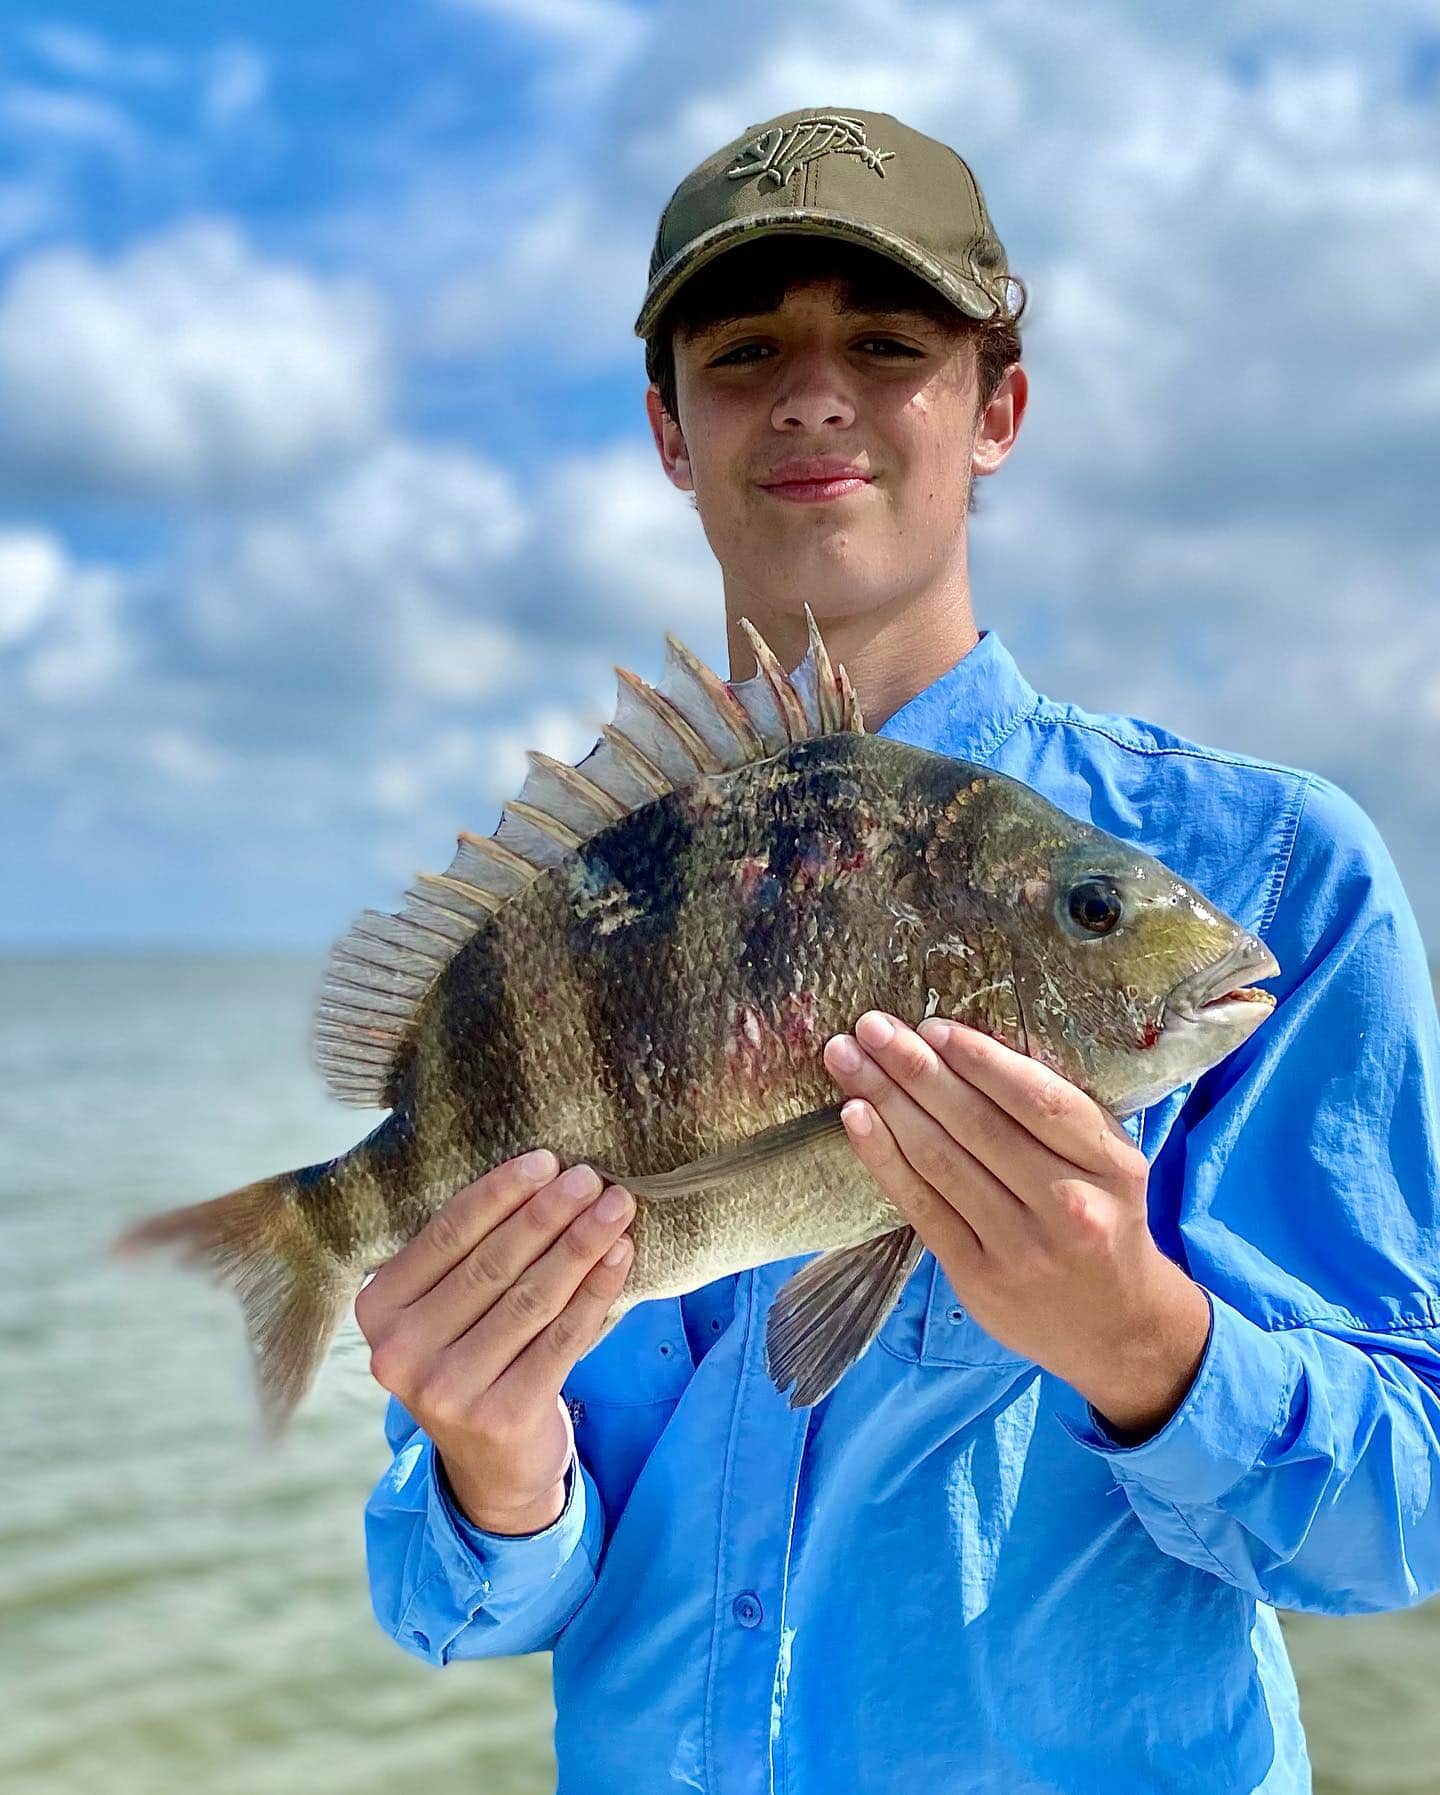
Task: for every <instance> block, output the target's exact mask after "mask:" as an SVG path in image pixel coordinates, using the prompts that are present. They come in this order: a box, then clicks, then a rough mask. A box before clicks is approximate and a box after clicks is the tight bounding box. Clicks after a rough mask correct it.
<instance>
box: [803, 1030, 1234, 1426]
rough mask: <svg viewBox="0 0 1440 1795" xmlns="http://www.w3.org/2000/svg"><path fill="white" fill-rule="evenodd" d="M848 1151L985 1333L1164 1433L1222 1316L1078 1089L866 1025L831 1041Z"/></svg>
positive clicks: (969, 1046) (1104, 1404)
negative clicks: (1175, 1254)
mask: <svg viewBox="0 0 1440 1795" xmlns="http://www.w3.org/2000/svg"><path fill="white" fill-rule="evenodd" d="M825 1064H826V1067H827V1069H828V1070H829V1072H830V1075H831V1076H832V1077H833V1078H834V1079H835V1081H836V1083H837V1084H838V1085H839V1086H840V1088H841V1089H842V1090H843V1091H844V1092H845V1093H846V1094H847V1095H848V1096H850V1097H851V1098H853V1099H855V1101H853V1102H849V1103H847V1104H846V1105H845V1106H844V1109H843V1111H842V1116H843V1119H844V1122H845V1127H846V1132H847V1134H848V1135H849V1138H850V1143H851V1146H852V1147H853V1148H854V1150H855V1152H856V1154H857V1155H858V1156H859V1159H860V1161H861V1163H862V1164H863V1165H864V1166H865V1168H866V1170H867V1171H869V1172H870V1174H871V1175H872V1177H874V1178H875V1180H876V1181H877V1183H878V1184H879V1185H880V1186H881V1188H882V1189H883V1190H884V1192H885V1194H886V1196H887V1197H889V1199H890V1201H891V1202H892V1203H893V1204H894V1205H895V1207H896V1208H897V1209H898V1210H899V1211H900V1213H901V1214H902V1215H903V1216H904V1217H905V1218H906V1220H907V1221H909V1222H910V1223H911V1224H912V1225H913V1227H914V1229H915V1232H916V1233H917V1234H918V1235H919V1236H920V1238H921V1240H922V1241H923V1242H924V1243H925V1245H926V1246H927V1247H929V1248H930V1250H931V1252H933V1253H934V1255H935V1257H936V1258H937V1259H938V1260H939V1262H940V1264H941V1265H942V1266H943V1267H944V1270H945V1273H946V1275H947V1277H948V1278H949V1279H950V1282H951V1284H952V1285H953V1286H954V1288H955V1292H956V1295H957V1296H958V1297H959V1298H960V1301H961V1302H962V1303H963V1304H964V1305H965V1307H966V1308H967V1309H968V1310H969V1311H970V1313H971V1314H972V1315H973V1316H974V1318H975V1320H976V1321H977V1322H979V1324H980V1326H981V1327H983V1328H984V1329H985V1330H986V1332H987V1333H989V1334H991V1335H993V1336H994V1338H995V1339H996V1340H998V1341H1000V1343H1001V1344H1002V1345H1004V1346H1008V1347H1009V1348H1010V1349H1011V1351H1012V1352H1017V1353H1020V1354H1022V1355H1023V1356H1024V1357H1026V1358H1029V1359H1033V1360H1034V1361H1035V1362H1036V1363H1037V1364H1039V1365H1043V1366H1044V1367H1045V1368H1046V1369H1047V1370H1049V1371H1053V1372H1054V1373H1055V1374H1056V1375H1057V1376H1059V1377H1063V1378H1064V1379H1065V1380H1066V1381H1067V1382H1068V1383H1070V1384H1073V1385H1074V1386H1075V1388H1076V1389H1077V1390H1079V1391H1080V1393H1081V1394H1082V1395H1083V1396H1085V1397H1086V1398H1087V1399H1088V1400H1089V1402H1090V1403H1091V1404H1092V1405H1093V1406H1094V1408H1095V1409H1096V1411H1097V1412H1098V1413H1099V1414H1100V1415H1102V1416H1103V1417H1104V1418H1105V1420H1106V1422H1107V1424H1108V1425H1109V1427H1110V1429H1111V1431H1112V1432H1113V1433H1115V1434H1116V1436H1117V1437H1119V1438H1120V1439H1121V1440H1122V1441H1124V1442H1125V1443H1134V1442H1135V1441H1136V1440H1139V1439H1143V1438H1146V1437H1148V1436H1149V1435H1150V1434H1151V1433H1154V1432H1155V1431H1156V1430H1157V1429H1159V1428H1160V1427H1162V1426H1163V1425H1164V1423H1165V1422H1166V1421H1167V1420H1168V1419H1169V1417H1170V1416H1171V1415H1172V1414H1173V1413H1174V1411H1175V1410H1176V1408H1178V1407H1179V1405H1180V1403H1181V1402H1182V1401H1183V1399H1184V1397H1185V1393H1186V1392H1187V1390H1188V1389H1189V1388H1190V1385H1191V1383H1192V1381H1193V1379H1194V1375H1195V1372H1196V1371H1197V1370H1198V1368H1199V1365H1200V1361H1201V1359H1202V1358H1203V1357H1204V1353H1205V1346H1206V1341H1207V1339H1208V1337H1209V1327H1210V1305H1209V1301H1208V1299H1207V1297H1206V1295H1205V1293H1204V1291H1203V1290H1202V1289H1201V1288H1200V1286H1199V1285H1198V1284H1196V1283H1195V1282H1194V1281H1193V1280H1192V1279H1190V1278H1189V1277H1187V1276H1186V1274H1185V1273H1184V1272H1183V1271H1182V1270H1181V1269H1180V1267H1179V1266H1177V1265H1176V1264H1174V1262H1173V1261H1171V1260H1169V1259H1167V1258H1166V1257H1165V1255H1164V1254H1163V1253H1162V1252H1161V1251H1160V1249H1159V1247H1158V1246H1156V1244H1155V1239H1154V1236H1153V1235H1152V1234H1151V1232H1150V1227H1149V1222H1148V1219H1147V1215H1146V1201H1145V1199H1146V1184H1147V1179H1148V1176H1149V1165H1148V1163H1147V1161H1146V1159H1145V1155H1144V1154H1143V1153H1141V1152H1140V1150H1139V1148H1138V1147H1136V1146H1135V1144H1134V1143H1133V1142H1132V1141H1131V1139H1130V1137H1129V1136H1128V1135H1127V1134H1126V1133H1125V1131H1124V1129H1123V1128H1121V1126H1120V1125H1119V1123H1118V1122H1116V1121H1115V1119H1114V1118H1113V1117H1112V1116H1111V1115H1109V1113H1108V1112H1107V1111H1105V1110H1104V1109H1102V1108H1101V1107H1100V1105H1099V1104H1098V1103H1096V1102H1094V1101H1093V1100H1092V1099H1091V1098H1089V1097H1087V1096H1086V1095H1085V1093H1084V1092H1083V1091H1081V1090H1079V1089H1078V1088H1077V1087H1076V1086H1075V1085H1073V1084H1070V1083H1069V1082H1068V1081H1067V1080H1066V1079H1064V1078H1061V1077H1060V1076H1059V1074H1058V1073H1055V1072H1052V1071H1051V1070H1050V1069H1049V1068H1048V1067H1046V1066H1042V1065H1040V1064H1039V1063H1038V1062H1037V1061H1035V1060H1032V1059H1029V1058H1027V1056H1026V1055H1024V1054H1022V1053H1016V1052H1014V1051H1013V1050H1012V1049H1011V1048H1009V1047H1006V1046H1004V1045H1002V1044H1001V1043H1000V1042H998V1041H995V1040H992V1039H991V1038H990V1037H989V1036H988V1035H983V1034H981V1033H980V1032H979V1031H978V1030H976V1029H972V1028H966V1027H965V1026H964V1024H962V1023H958V1022H948V1021H944V1020H942V1019H941V1018H939V1017H933V1018H930V1019H928V1020H927V1021H925V1022H922V1023H921V1025H920V1028H919V1031H918V1032H917V1031H916V1030H914V1029H911V1028H908V1027H906V1025H905V1024H904V1023H902V1022H900V1021H898V1020H897V1019H896V1018H895V1017H893V1016H887V1015H884V1014H883V1013H881V1012H880V1011H876V1010H871V1011H867V1012H866V1014H865V1015H864V1016H862V1017H861V1018H860V1020H859V1022H857V1023H856V1025H855V1033H854V1035H853V1036H851V1035H836V1036H834V1037H833V1038H832V1039H831V1040H830V1041H828V1042H827V1043H826V1048H825Z"/></svg>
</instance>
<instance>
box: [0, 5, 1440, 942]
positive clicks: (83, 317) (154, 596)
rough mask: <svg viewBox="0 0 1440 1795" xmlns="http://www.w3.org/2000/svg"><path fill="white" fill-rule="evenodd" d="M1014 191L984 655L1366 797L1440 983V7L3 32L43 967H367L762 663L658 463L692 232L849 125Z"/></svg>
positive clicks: (652, 15)
mask: <svg viewBox="0 0 1440 1795" xmlns="http://www.w3.org/2000/svg"><path fill="white" fill-rule="evenodd" d="M809 105H816V106H826V107H836V108H839V109H841V110H843V109H845V108H847V107H862V108H866V109H873V110H878V111H888V112H892V113H895V114H898V115H899V116H901V117H903V118H904V119H905V120H906V122H907V123H910V124H912V125H914V126H916V127H918V128H919V129H921V130H924V131H927V132H929V133H931V134H932V135H934V136H937V137H940V138H942V139H944V140H945V141H947V142H949V143H950V144H952V145H953V146H954V147H955V148H956V149H958V150H959V151H960V153H961V154H962V155H963V156H964V157H965V158H966V159H967V160H968V161H969V162H970V164H971V166H972V167H973V168H974V170H975V172H976V174H977V176H978V178H979V180H980V183H981V186H982V187H983V189H984V191H985V194H986V198H987V201H988V203H989V207H990V211H991V214H992V217H993V219H994V221H995V224H996V227H997V229H998V231H999V234H1000V236H1001V238H1002V239H1003V241H1004V243H1005V245H1006V249H1007V252H1008V255H1009V260H1010V265H1011V267H1012V270H1013V271H1015V272H1016V273H1018V274H1020V275H1021V276H1022V277H1023V278H1024V280H1025V283H1026V286H1027V288H1028V290H1029V296H1030V298H1029V307H1028V310H1027V313H1026V317H1025V321H1024V332H1023V334H1024V361H1025V365H1026V367H1027V369H1028V370H1029V376H1030V408H1029V412H1028V414H1027V417H1026V419H1025V424H1024V428H1023V430H1022V433H1021V437H1020V440H1019V442H1018V444H1017V447H1016V449H1015V452H1014V453H1013V455H1012V456H1011V458H1010V460H1009V461H1008V462H1007V464H1006V466H1005V467H1004V468H1003V469H1002V470H1001V472H1000V473H999V474H998V475H997V476H996V477H994V478H993V479H990V480H987V481H985V482H983V483H982V484H981V487H980V509H979V511H978V513H977V515H976V516H975V517H974V518H973V519H972V520H971V530H972V547H971V576H972V587H973V591H974V595H975V606H976V614H977V621H978V622H979V624H980V626H981V627H982V628H993V629H994V630H996V632H997V633H998V634H999V635H1000V636H1001V637H1002V638H1003V640H1004V641H1005V643H1006V644H1007V646H1008V647H1009V648H1010V649H1011V650H1012V652H1013V653H1014V654H1015V655H1016V658H1017V659H1018V660H1019V662H1020V665H1021V667H1022V669H1023V670H1024V672H1025V673H1026V674H1027V676H1028V677H1029V678H1030V679H1031V681H1032V682H1033V683H1034V684H1035V685H1037V686H1038V687H1039V688H1040V689H1041V690H1042V691H1044V692H1046V693H1048V694H1049V695H1050V696H1052V697H1054V698H1058V699H1062V700H1071V701H1074V702H1076V703H1079V704H1082V705H1085V706H1087V707H1089V708H1091V709H1096V710H1113V711H1120V712H1124V713H1127V714H1130V715H1136V716H1140V717H1148V718H1152V719H1154V720H1155V721H1157V722H1160V723H1163V724H1164V725H1166V726H1167V727H1169V728H1171V729H1175V730H1178V731H1180V732H1181V733H1183V734H1186V735H1189V736H1191V737H1193V738H1195V739H1196V740H1198V741H1201V742H1204V743H1209V744H1214V745H1218V746H1221V747H1224V748H1231V749H1237V750H1240V751H1242V752H1245V753H1249V754H1256V755H1260V756H1263V757H1266V758H1269V759H1275V760H1280V761H1283V762H1286V763H1287V764H1290V765H1293V766H1300V767H1305V768H1313V769H1316V770H1318V771H1320V772H1322V773H1324V774H1325V775H1326V776H1328V777H1330V778H1332V779H1334V780H1336V781H1337V782H1338V783H1339V784H1341V785H1342V786H1343V787H1344V788H1345V789H1346V790H1347V791H1349V792H1350V793H1351V794H1352V795H1353V796H1354V797H1356V798H1357V799H1358V800H1359V801H1360V803H1361V804H1363V805H1364V806H1365V808H1366V809H1367V810H1368V811H1369V812H1370V814H1371V815H1372V816H1373V817H1374V819H1375V821H1376V822H1377V824H1378V825H1379V827H1380V830H1381V832H1382V834H1383V836H1384V838H1385V840H1386V842H1387V843H1388V845H1389V847H1390V851H1391V852H1392V854H1393V855H1394V857H1395V860H1396V862H1397V864H1398V866H1399V868H1400V871H1401V875H1402V877H1403V879H1404V881H1405V885H1406V889H1407V890H1408V892H1409V894H1410V898H1411V901H1412V903H1413V905H1414V907H1415V910H1416V912H1417V915H1418V916H1419V918H1420V922H1421V926H1422V929H1423V930H1424V932H1425V935H1426V939H1427V943H1428V945H1429V947H1430V950H1431V952H1432V955H1435V954H1440V827H1437V825H1440V782H1437V777H1436V771H1435V770H1436V768H1437V766H1440V507H1437V506H1436V504H1435V497H1434V495H1435V492H1436V490H1437V486H1440V478H1437V476H1440V322H1437V321H1440V28H1437V25H1436V23H1435V15H1434V12H1433V8H1432V6H1431V5H1430V4H1429V0H1416V3H1415V4H1407V3H1404V0H1376V3H1374V4H1370V5H1367V6H1366V7H1364V8H1363V9H1357V8H1355V7H1353V6H1351V5H1348V4H1346V5H1343V6H1342V5H1340V4H1338V3H1336V0H1314V3H1313V4H1307V5H1304V6H1301V5H1291V4H1281V3H1278V0H1272V3H1270V4H1265V3H1263V0H1262V3H1260V4H1245V5H1239V4H1232V3H1230V0H1216V4H1213V5H1210V6H1206V7H1199V8H1195V7H1189V6H1186V7H1181V6H1179V5H1173V4H1158V5H1157V4H1151V3H1145V4H1141V3H1138V0H1137V3H1135V4H1087V5H1086V6H1084V7H1079V8H1077V7H1075V6H1073V5H1071V4H1068V0H977V3H975V4H941V3H938V0H936V3H931V0H925V3H921V0H825V3H824V4H823V5H816V4H812V3H811V0H786V4H784V5H781V6H775V5H773V4H771V5H760V4H757V3H756V0H730V4H729V5H727V6H725V7H723V8H721V7H713V6H701V5H697V4H685V5H671V4H641V3H639V0H407V4H406V5H404V6H403V7H397V6H394V5H393V4H384V5H382V4H378V3H376V0H344V3H343V4H342V3H341V0H290V3H289V4H288V5H287V6H286V7H284V8H271V7H264V8H262V7H260V6H258V5H255V4H249V5H241V4H238V3H236V0H209V3H208V4H207V5H205V6H204V7H195V6H193V5H190V4H183V5H182V4H177V3H175V0H151V3H150V4H148V5H146V6H145V7H143V8H142V7H139V6H136V5H134V4H133V0H129V3H126V4H120V3H119V0H111V3H109V4H105V3H102V0H90V3H88V4H79V3H75V4H69V5H59V4H56V5H51V4H38V5H35V6H27V5H26V4H24V0H15V3H14V4H11V5H8V6H7V7H6V8H5V9H4V12H3V15H0V949H9V950H15V951H26V952H35V951H51V950H65V951H69V950H75V951H80V950H86V949H91V948H97V947H163V946H170V945H173V946H185V947H193V948H201V947H211V946H219V947H236V948H240V947H247V946H252V945H254V946H276V947H296V948H303V949H306V950H309V949H312V948H317V947H321V946H323V945H324V944H325V943H326V942H327V941H329V940H330V939H332V938H334V937H336V936H338V935H340V934H341V933H343V932H344V930H345V928H346V926H347V925H348V923H349V921H350V919H351V917H352V916H353V914H354V913H355V912H357V911H358V910H360V909H362V908H364V907H367V906H373V907H376V908H380V909H392V908H396V907H398V904H399V900H400V896H401V890H402V888H403V886H404V884H405V883H407V882H408V881H409V880H410V878H411V877H412V876H413V875H414V873H415V872H416V871H418V870H420V869H421V868H427V869H436V870H438V869H441V868H443V867H444V866H445V865H446V864H447V863H448V861H449V859H450V855H451V851H452V849H453V843H454V836H455V833H456V831H457V830H458V829H461V828H465V829H471V830H474V831H477V832H481V833H485V832H488V831H489V830H490V829H491V828H492V827H493V826H494V823H495V820H496V817H497V814H498V807H499V805H500V803H501V802H502V801H503V800H504V799H505V798H507V797H509V796H511V795H512V794H513V793H514V791H516V790H517V789H518V787H519V784H520V781H521V779H522V777H523V774H524V770H525V768H524V751H525V750H526V749H527V748H530V747H536V748H542V749H545V750H547V751H549V752H551V753H554V754H557V755H560V756H562V757H563V758H566V759H571V760H573V759H576V758H578V757H579V756H580V755H581V754H582V753H583V752H584V751H585V750H586V749H587V748H588V747H589V745H590V743H591V742H592V741H593V740H594V737H595V734H596V729H597V726H598V724H599V722H600V721H601V720H603V719H604V718H605V717H607V716H608V715H609V712H610V708H611V694H612V692H613V680H612V676H611V673H610V668H611V665H612V663H613V662H615V661H617V660H619V661H622V662H624V663H625V664H627V665H629V666H632V667H634V668H636V669H637V670H638V671H639V672H641V673H643V674H646V675H647V676H652V677H653V676H656V675H657V674H658V671H659V667H660V664H661V659H662V653H663V648H662V637H663V632H664V631H665V630H666V629H672V630H674V631H675V632H676V633H678V634H679V635H680V636H682V637H683V638H684V639H685V640H686V641H688V642H689V643H690V644H691V646H692V647H694V648H695V649H696V651H697V652H699V653H701V654H702V655H703V656H704V657H705V658H707V659H709V660H710V661H711V662H712V664H717V665H719V666H721V667H722V668H723V666H724V662H723V659H722V658H721V657H722V654H723V635H722V630H721V623H720V582H719V575H718V570H717V569H716V567H715V565H714V562H713V560H712V559H711V557H710V555H709V553H708V550H707V548H706V546H705V542H704V538H703V536H702V534H701V530H700V525H699V521H698V518H697V517H696V516H695V514H694V512H693V510H692V509H691V507H690V506H689V504H688V502H687V500H686V499H684V498H683V497H682V496H681V495H679V494H677V493H676V492H674V491H673V490H672V489H671V488H670V487H669V486H668V485H667V484H666V482H665V480H664V478H663V476H662V474H661V472H660V470H659V467H658V463H657V462H656V460H655V456H654V451H653V448H652V446H651V444H650V439H649V434H648V430H647V427H646V424H645V418H644V408H643V395H644V388H645V379H644V370H643V356H642V349H641V345H640V344H639V342H638V340H637V339H636V338H635V337H634V336H633V334H632V328H631V327H632V323H633V319H634V315H635V312H636V310H637V308H638V304H639V300H640V297H641V294H642V292H643V288H644V281H645V272H646V265H647V260H648V256H649V250H650V245H651V241H652V238H653V235H654V229H655V222H656V219H657V216H658V213H659V210H660V208H661V206H662V205H663V204H664V202H665V200H666V198H667V197H668V195H669V193H670V191H671V190H672V188H673V187H674V185H675V184H676V182H677V181H678V180H679V179H680V178H681V177H682V176H683V175H684V173H685V172H686V171H687V170H688V169H689V168H690V167H691V166H692V165H693V164H694V163H695V162H696V161H698V160H699V159H700V158H701V157H703V156H704V155H706V154H708V153H709V152H710V151H711V150H713V149H715V148H717V147H719V146H720V145H721V144H722V143H724V142H726V141H728V140H729V139H730V138H732V137H734V136H736V135H738V134H739V133H740V132H741V131H743V130H744V129H745V127H746V126H747V125H749V124H752V123H755V122H757V121H759V120H762V119H764V118H766V117H769V116H771V115H773V114H775V113H777V112H780V111H783V110H786V109H789V108H792V107H798V106H809Z"/></svg>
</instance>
